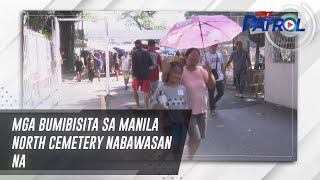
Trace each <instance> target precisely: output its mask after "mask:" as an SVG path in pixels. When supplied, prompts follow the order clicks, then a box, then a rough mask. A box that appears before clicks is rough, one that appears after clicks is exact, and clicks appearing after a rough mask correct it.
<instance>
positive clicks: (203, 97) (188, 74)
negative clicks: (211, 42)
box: [181, 67, 209, 115]
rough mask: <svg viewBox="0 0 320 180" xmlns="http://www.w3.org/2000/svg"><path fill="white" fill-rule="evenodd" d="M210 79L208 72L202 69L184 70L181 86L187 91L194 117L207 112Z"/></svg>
mask: <svg viewBox="0 0 320 180" xmlns="http://www.w3.org/2000/svg"><path fill="white" fill-rule="evenodd" d="M208 78H209V77H208V72H207V71H206V70H205V69H203V68H202V67H197V69H196V70H195V71H189V70H188V69H187V68H184V69H183V73H182V80H181V84H182V85H184V86H185V87H186V89H187V96H188V97H187V100H188V105H189V107H190V108H191V109H192V114H193V115H196V114H200V113H205V112H207V98H208V97H207V91H208V89H207V86H206V84H207V83H208Z"/></svg>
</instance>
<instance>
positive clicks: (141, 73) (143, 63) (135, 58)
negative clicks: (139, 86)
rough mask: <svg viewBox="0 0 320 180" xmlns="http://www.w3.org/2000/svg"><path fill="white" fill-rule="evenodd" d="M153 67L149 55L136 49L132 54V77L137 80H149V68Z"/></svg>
mask: <svg viewBox="0 0 320 180" xmlns="http://www.w3.org/2000/svg"><path fill="white" fill-rule="evenodd" d="M152 65H153V62H152V59H151V57H150V55H149V53H148V52H147V51H145V50H142V49H138V50H136V51H134V52H133V53H132V76H134V77H136V78H137V79H138V80H149V68H150V66H152Z"/></svg>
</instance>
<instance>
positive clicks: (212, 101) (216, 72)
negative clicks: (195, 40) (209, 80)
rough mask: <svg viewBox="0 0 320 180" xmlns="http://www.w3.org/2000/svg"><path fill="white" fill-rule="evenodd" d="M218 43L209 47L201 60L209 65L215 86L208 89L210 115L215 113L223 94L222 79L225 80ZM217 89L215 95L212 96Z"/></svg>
mask: <svg viewBox="0 0 320 180" xmlns="http://www.w3.org/2000/svg"><path fill="white" fill-rule="evenodd" d="M217 48H218V44H215V45H212V46H210V47H209V52H208V53H206V55H205V57H204V59H203V61H204V62H205V61H207V62H209V63H210V65H211V72H212V74H213V76H214V78H215V80H216V87H215V88H214V89H212V90H210V89H208V94H209V106H210V111H211V115H212V116H213V115H215V112H214V111H215V108H216V103H217V102H218V101H219V100H220V98H221V97H222V96H223V94H224V84H223V83H224V81H225V80H226V77H227V76H226V72H225V69H224V66H223V64H224V61H223V56H222V54H221V53H219V52H217ZM216 89H217V95H216V96H214V93H215V90H216Z"/></svg>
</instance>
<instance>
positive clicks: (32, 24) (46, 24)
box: [24, 11, 82, 69]
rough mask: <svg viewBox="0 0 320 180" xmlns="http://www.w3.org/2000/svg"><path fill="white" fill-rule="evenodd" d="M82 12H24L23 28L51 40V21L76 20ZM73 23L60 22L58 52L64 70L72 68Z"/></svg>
mask: <svg viewBox="0 0 320 180" xmlns="http://www.w3.org/2000/svg"><path fill="white" fill-rule="evenodd" d="M80 15H82V11H25V12H24V26H26V27H28V28H29V29H32V30H33V31H36V32H39V33H42V34H44V35H46V36H47V37H48V38H49V39H52V20H53V17H58V18H76V17H79V16H80ZM74 23H75V22H74V21H60V22H59V26H60V50H61V51H63V52H64V54H65V57H64V58H65V59H66V68H67V69H71V68H73V54H74V39H75V26H74Z"/></svg>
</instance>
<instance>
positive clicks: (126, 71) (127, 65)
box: [121, 51, 131, 90]
mask: <svg viewBox="0 0 320 180" xmlns="http://www.w3.org/2000/svg"><path fill="white" fill-rule="evenodd" d="M121 61H122V64H121V67H122V75H123V78H124V85H125V89H126V90H127V89H128V88H129V86H128V83H129V78H130V69H131V62H130V60H129V52H128V51H126V52H125V54H124V55H123V56H122V57H121Z"/></svg>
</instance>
